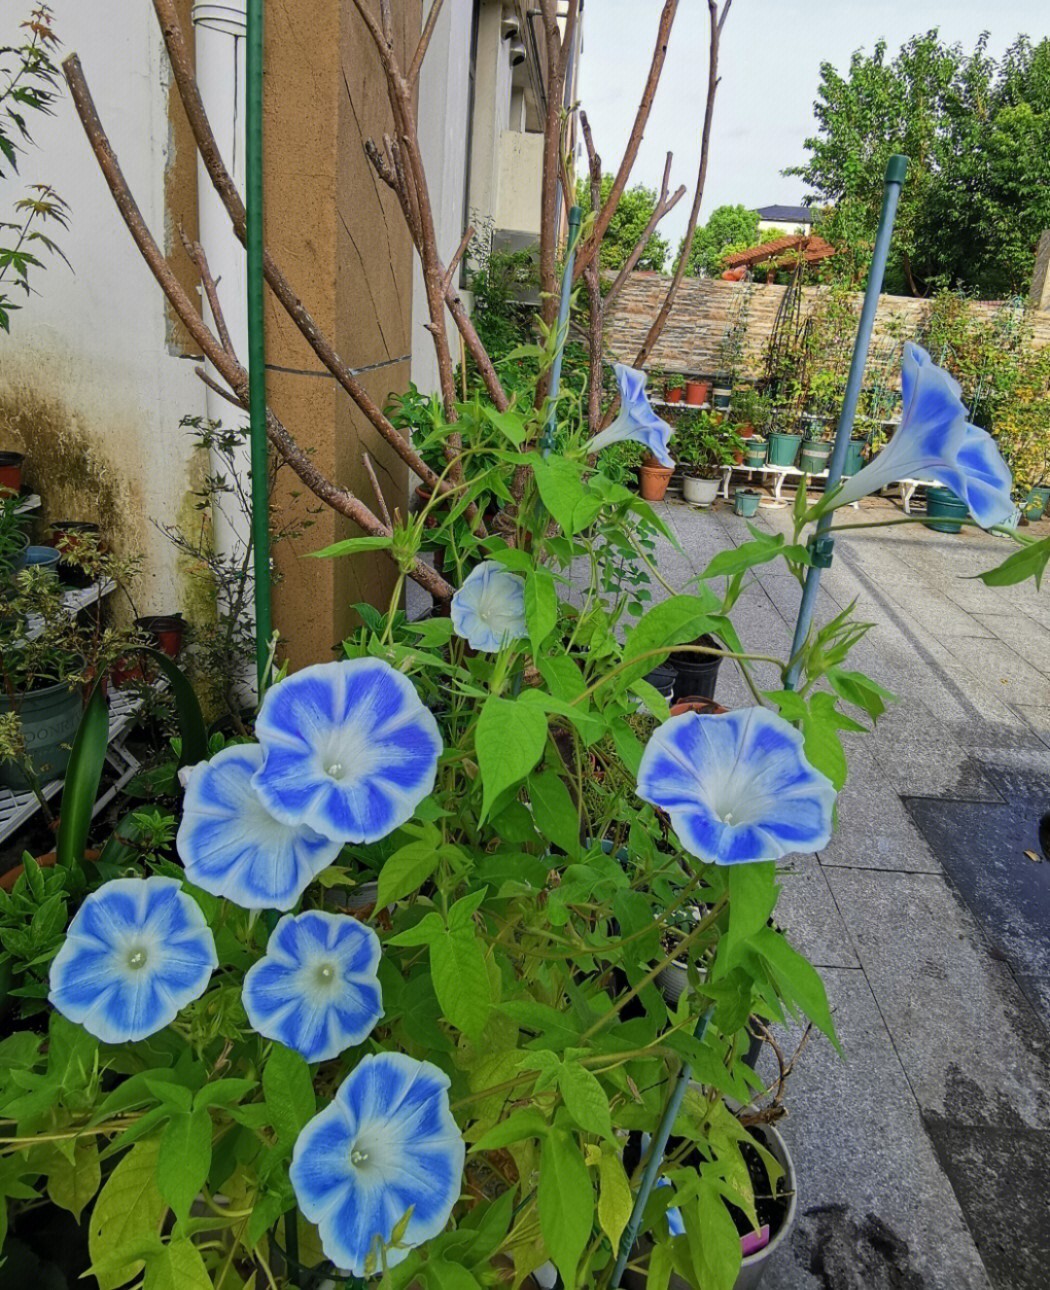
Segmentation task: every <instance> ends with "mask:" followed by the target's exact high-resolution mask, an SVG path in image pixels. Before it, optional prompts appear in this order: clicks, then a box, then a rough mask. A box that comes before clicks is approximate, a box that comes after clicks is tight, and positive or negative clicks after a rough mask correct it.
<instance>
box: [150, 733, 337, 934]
mask: <svg viewBox="0 0 1050 1290" xmlns="http://www.w3.org/2000/svg"><path fill="white" fill-rule="evenodd" d="M264 756H265V754H264V752H263V750H262V748H261V747H260V746H259V745H258V744H234V745H232V746H231V747H229V748H224V749H222V751H221V752H218V753H216V754H215V756H214V757H213V758H212V759H211V761H207V762H201V763H200V764H199V765H197V766H195V767H194V768H193V772H192V774H191V775H190V777H189V782H188V785H187V788H186V796H185V798H184V800H183V808H182V822H181V824H180V825H179V832H178V837H177V839H176V845H177V847H178V851H179V855H180V856H181V857H182V862H183V864H184V865H185V866H186V876H187V878H189V880H190V881H191V882H192V883H195V884H196V885H197V886H198V887H200V888H202V889H203V890H204V891H207V892H210V893H211V894H212V895H213V896H225V897H226V899H227V900H232V901H233V903H234V904H235V905H240V906H241V908H242V909H291V908H292V906H293V905H294V904H295V902H296V901H297V900H298V899H299V897H300V896H301V895H302V894H303V892H304V891H305V890H306V888H307V886H308V885H309V884H310V882H312V881H313V879H314V878H316V877H317V875H318V874H319V873H320V872H321V870H322V869H325V868H327V866H328V865H330V864H331V863H332V861H333V860H334V859H335V858H336V856H337V855H338V854H339V851H340V848H341V846H342V843H340V842H338V841H334V842H333V841H332V840H331V839H329V838H325V837H322V836H321V835H320V834H319V833H315V832H314V831H313V830H312V829H310V828H307V827H306V826H304V825H293V824H282V823H281V822H280V821H278V820H275V819H274V817H273V816H272V815H271V814H270V813H269V811H267V809H266V807H265V806H263V804H262V802H261V801H260V800H259V795H258V793H256V791H255V789H254V788H253V787H252V776H253V775H254V774H255V773H256V771H258V770H259V768H260V767H261V766H262V764H263V759H264Z"/></svg>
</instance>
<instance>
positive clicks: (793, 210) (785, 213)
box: [755, 206, 813, 224]
mask: <svg viewBox="0 0 1050 1290" xmlns="http://www.w3.org/2000/svg"><path fill="white" fill-rule="evenodd" d="M755 213H756V214H757V215H758V218H759V219H774V220H779V221H780V222H781V223H783V224H792V223H793V224H812V223H813V208H812V206H760V207H759V208H758V210H757V211H756V212H755Z"/></svg>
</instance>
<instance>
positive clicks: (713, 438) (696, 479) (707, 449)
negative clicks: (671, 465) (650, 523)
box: [677, 412, 743, 507]
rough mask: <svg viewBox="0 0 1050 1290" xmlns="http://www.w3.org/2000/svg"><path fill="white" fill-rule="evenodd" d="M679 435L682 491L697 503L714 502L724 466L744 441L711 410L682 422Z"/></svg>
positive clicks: (687, 499)
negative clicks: (717, 420) (716, 417)
mask: <svg viewBox="0 0 1050 1290" xmlns="http://www.w3.org/2000/svg"><path fill="white" fill-rule="evenodd" d="M678 436H679V437H678V447H677V451H678V458H679V461H680V463H681V466H682V495H683V497H684V498H685V500H686V501H687V502H692V503H693V504H694V505H696V506H702V507H708V506H711V505H713V504H714V500H715V498H716V497H717V496H718V489H719V485H720V483H721V480H722V475H723V473H724V468H725V467H726V466H732V465H733V463H734V461H735V459H736V455H737V453H739V452H740V451H741V447H742V442H743V441H742V440H741V439H740V438H739V437H738V436H737V435H736V434H735V433H733V431H731V430H728V429H726V428H725V427H723V426H721V425H720V424H719V423H718V422H716V421H715V419H714V417H713V416H712V415H711V414H710V413H703V412H702V413H700V415H699V416H698V417H697V418H696V419H695V420H694V421H692V422H690V423H688V424H687V425H684V426H680V427H679V430H678Z"/></svg>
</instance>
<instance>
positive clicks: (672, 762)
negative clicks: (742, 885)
mask: <svg viewBox="0 0 1050 1290" xmlns="http://www.w3.org/2000/svg"><path fill="white" fill-rule="evenodd" d="M638 796H639V797H641V798H642V799H643V800H644V801H646V802H651V803H652V804H653V805H654V806H659V807H661V808H662V809H663V810H665V811H666V812H667V814H668V815H669V816H670V817H671V824H672V825H673V826H674V830H675V832H676V833H677V834H678V837H679V839H680V841H681V843H682V846H683V847H684V848H685V849H686V851H688V852H689V854H690V855H694V856H696V857H697V858H698V859H700V860H706V861H707V862H708V863H710V864H747V863H749V862H751V861H757V860H777V859H779V857H780V856H783V855H787V854H788V853H789V852H792V851H816V850H818V849H819V848H820V847H822V846H824V845H825V844H826V843H827V842H828V840H829V839H830V838H831V828H832V821H831V812H832V807H833V806H834V805H835V788H834V786H833V784H832V783H831V781H830V780H829V779H828V778H827V776H826V775H822V774H821V772H820V771H818V770H815V769H814V768H813V767H812V766H811V765H810V764H809V762H808V761H807V760H806V758H805V755H804V754H803V751H802V735H801V733H800V732H799V731H798V730H796V729H795V728H794V726H792V725H789V724H788V722H786V721H785V720H784V719H783V717H778V716H776V715H775V714H774V713H772V712H769V711H767V710H766V709H765V708H738V709H737V710H736V711H734V712H727V713H725V714H724V715H718V716H701V715H700V714H699V713H696V712H686V713H683V714H682V715H681V716H680V717H672V718H671V719H670V720H669V721H665V722H664V723H663V725H662V726H660V727H659V728H658V729H657V730H656V731H655V732H654V733H653V735H652V737H651V738H650V740H649V742H648V744H647V745H646V748H645V752H644V753H643V754H642V760H641V765H640V766H639V769H638Z"/></svg>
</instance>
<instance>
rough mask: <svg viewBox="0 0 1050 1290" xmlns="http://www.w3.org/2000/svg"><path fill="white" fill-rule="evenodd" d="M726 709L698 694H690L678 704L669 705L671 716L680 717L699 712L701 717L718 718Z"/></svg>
mask: <svg viewBox="0 0 1050 1290" xmlns="http://www.w3.org/2000/svg"><path fill="white" fill-rule="evenodd" d="M728 711H729V709H728V708H723V707H722V705H721V704H720V703H716V702H715V701H714V699H705V698H703V697H702V696H701V695H699V694H690V695H688V696H687V697H686V698H684V699H681V700H679V702H678V703H672V704H671V716H672V717H680V716H681V715H682V713H683V712H699V713H700V715H701V716H702V717H719V716H721V715H722V714H723V713H724V712H728Z"/></svg>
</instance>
